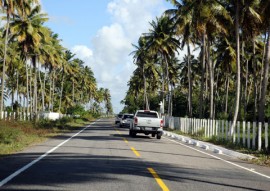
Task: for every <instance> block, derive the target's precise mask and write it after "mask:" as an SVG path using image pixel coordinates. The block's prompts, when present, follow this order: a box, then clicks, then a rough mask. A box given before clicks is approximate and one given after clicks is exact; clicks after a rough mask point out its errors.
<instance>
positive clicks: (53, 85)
mask: <svg viewBox="0 0 270 191" xmlns="http://www.w3.org/2000/svg"><path fill="white" fill-rule="evenodd" d="M54 88H55V70H54V71H53V79H52V112H53V109H54Z"/></svg>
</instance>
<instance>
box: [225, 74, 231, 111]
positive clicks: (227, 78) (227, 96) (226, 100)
mask: <svg viewBox="0 0 270 191" xmlns="http://www.w3.org/2000/svg"><path fill="white" fill-rule="evenodd" d="M229 87H230V80H229V77H228V75H226V98H225V114H226V116H227V114H228V98H229Z"/></svg>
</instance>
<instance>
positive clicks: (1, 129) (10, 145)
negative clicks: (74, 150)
mask: <svg viewBox="0 0 270 191" xmlns="http://www.w3.org/2000/svg"><path fill="white" fill-rule="evenodd" d="M91 120H93V118H91V119H86V118H84V119H81V118H79V119H73V118H63V119H61V120H57V121H49V120H40V121H39V122H37V123H33V122H29V121H0V156H5V155H8V154H12V153H15V152H18V151H21V150H23V149H24V148H26V147H28V146H30V145H34V144H37V143H40V142H42V141H44V140H46V139H47V138H49V137H53V136H56V135H59V134H62V133H64V132H69V131H71V130H73V129H76V128H80V127H83V126H85V125H86V124H89V123H90V122H91Z"/></svg>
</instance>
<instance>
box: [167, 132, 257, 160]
mask: <svg viewBox="0 0 270 191" xmlns="http://www.w3.org/2000/svg"><path fill="white" fill-rule="evenodd" d="M163 132H164V135H166V136H168V137H171V138H172V139H177V140H179V141H181V142H183V143H186V144H191V145H194V146H196V147H201V148H203V149H205V150H210V151H213V152H214V153H217V154H224V155H229V156H232V157H235V158H240V159H254V158H256V157H254V156H251V155H247V154H243V153H239V152H236V151H232V150H229V149H226V148H223V147H219V146H216V145H213V144H211V143H205V142H202V141H198V140H194V139H191V138H188V137H185V136H183V135H178V134H176V133H172V132H168V131H163Z"/></svg>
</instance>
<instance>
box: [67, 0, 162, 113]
mask: <svg viewBox="0 0 270 191" xmlns="http://www.w3.org/2000/svg"><path fill="white" fill-rule="evenodd" d="M107 9H108V12H109V13H110V14H111V16H112V24H111V25H109V26H103V27H102V28H101V29H100V30H99V31H98V32H97V35H96V36H95V37H94V38H93V39H92V47H93V48H92V50H90V49H89V48H87V47H86V46H83V45H79V46H75V47H74V48H73V49H72V51H73V52H74V53H76V55H77V57H79V58H81V59H82V60H83V61H84V62H85V63H86V64H87V65H89V66H90V67H91V68H92V70H93V71H94V73H95V77H96V79H97V82H98V85H99V87H104V88H108V89H109V90H110V92H111V95H112V104H113V106H114V111H115V112H119V111H121V110H122V107H123V106H121V105H120V101H121V100H122V99H124V97H125V94H126V91H127V90H128V87H127V82H128V81H129V79H130V77H131V75H132V72H133V71H134V69H135V65H134V64H133V63H132V61H133V60H132V56H130V55H129V54H130V53H131V52H132V51H133V48H132V45H131V44H132V43H136V42H137V40H138V38H139V36H140V35H141V34H142V33H144V32H148V29H149V22H150V21H151V20H153V19H155V17H156V16H159V15H160V14H161V10H163V9H164V8H163V6H162V0H151V1H145V0H113V1H111V2H110V3H109V4H108V7H107Z"/></svg>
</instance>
